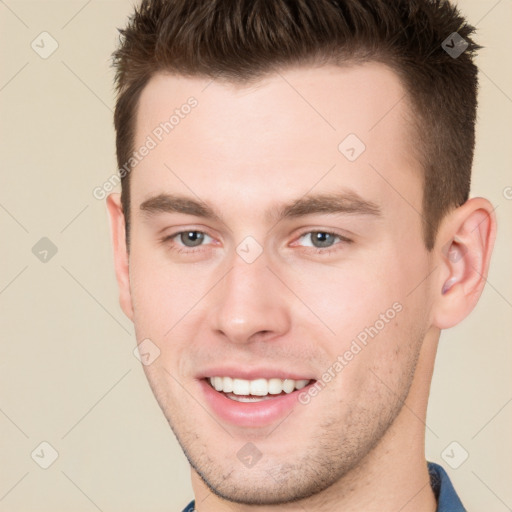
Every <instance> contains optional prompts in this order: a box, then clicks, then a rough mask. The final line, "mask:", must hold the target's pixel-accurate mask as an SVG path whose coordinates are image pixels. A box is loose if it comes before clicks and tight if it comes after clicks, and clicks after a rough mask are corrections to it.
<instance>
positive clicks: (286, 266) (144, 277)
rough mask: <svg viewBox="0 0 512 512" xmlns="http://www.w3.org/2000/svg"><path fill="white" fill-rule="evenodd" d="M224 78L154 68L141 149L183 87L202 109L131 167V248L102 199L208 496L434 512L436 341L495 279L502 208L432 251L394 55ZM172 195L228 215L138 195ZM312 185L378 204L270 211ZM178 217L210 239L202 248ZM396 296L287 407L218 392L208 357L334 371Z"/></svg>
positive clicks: (142, 108) (473, 207) (465, 219)
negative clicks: (266, 414) (492, 270)
mask: <svg viewBox="0 0 512 512" xmlns="http://www.w3.org/2000/svg"><path fill="white" fill-rule="evenodd" d="M210 82H211V80H207V79H201V78H183V77H177V76H172V75H170V74H162V73H160V74H157V75H155V76H154V77H153V78H152V79H151V81H150V82H149V84H148V85H147V86H146V88H145V89H144V91H143V93H142V96H141V99H140V105H139V111H138V117H137V130H136V141H135V147H136V148H137V147H140V146H141V145H142V144H143V143H144V141H145V140H146V137H147V136H148V134H151V133H152V130H154V129H155V127H156V126H158V125H159V123H161V122H162V121H164V120H165V119H168V117H169V115H170V113H172V111H173V110H174V109H175V108H176V107H177V106H179V105H182V104H184V103H185V102H186V101H187V98H189V97H191V96H193V97H194V98H196V99H197V101H198V105H197V106H196V107H195V108H194V109H193V110H192V111H191V112H190V113H189V114H188V115H187V116H184V118H183V119H181V120H180V122H179V124H178V125H177V126H176V127H175V128H174V129H173V131H172V133H171V134H169V135H168V136H167V137H165V138H163V140H162V141H161V142H160V143H159V144H158V145H157V147H155V148H154V149H152V150H151V152H150V153H149V154H148V155H147V156H146V157H145V158H144V159H143V160H142V161H141V162H140V163H139V164H138V165H137V167H136V168H135V169H134V170H133V172H132V175H131V210H130V211H131V232H130V237H131V245H130V251H129V256H128V251H127V249H126V246H125V242H124V239H125V232H124V229H125V228H124V217H123V214H122V210H121V207H120V198H119V195H118V194H111V195H110V196H109V197H108V200H107V204H108V210H109V214H110V218H111V228H112V236H113V244H114V251H115V264H116V275H117V279H118V283H119V288H120V303H121V307H122V308H123V311H124V312H125V314H126V315H127V316H128V317H129V318H130V319H131V320H132V321H133V322H134V325H135V330H136V336H137V341H138V342H141V341H142V340H144V339H146V338H149V339H151V340H152V342H153V343H155V344H156V345H157V346H158V348H159V349H160V357H159V358H158V359H156V360H155V361H154V362H153V363H152V364H151V365H148V366H144V371H145V372H146V376H147V378H148V381H149V383H150V385H151V387H152V389H153V392H154V394H155V397H156V399H157V401H158V403H159V405H160V407H161V408H162V411H163V412H164V414H165V416H166V418H167V420H168V421H169V424H170V425H171V427H172V429H173V431H174V433H175V434H176V436H177V438H178V440H179V442H180V444H181V446H182V448H183V450H184V452H185V454H186V455H187V457H188V459H189V461H190V463H191V476H192V484H193V488H194V494H195V498H196V509H197V510H199V511H200V512H221V511H222V512H231V511H235V510H236V511H243V512H249V511H251V512H253V511H254V512H271V511H274V510H280V511H282V510H285V511H303V510H315V511H318V512H330V511H337V512H339V511H341V510H342V511H346V512H348V511H356V510H357V511H361V510H365V511H366V512H373V511H379V512H396V511H397V510H401V512H412V511H415V512H433V511H435V510H436V501H435V497H434V494H433V492H432V489H431V488H430V485H429V477H428V472H427V466H426V462H425V455H424V435H425V418H426V409H427V401H428V394H429V388H430V381H431V377H432V371H433V366H434V361H435V354H436V349H437V344H438V340H439V335H440V331H441V329H445V328H449V327H451V326H453V325H456V324H457V323H458V322H460V321H461V320H462V319H463V318H465V317H466V316H467V315H468V314H469V313H470V311H471V310H472V309H473V307H474V306H475V305H476V303H477V301H478V298H479V296H480V294H481V291H482V289H483V285H484V283H485V277H486V275H487V271H488V265H489V259H490V254H491V251H492V246H493V243H494V238H495V232H496V221H495V217H494V214H493V209H492V205H491V204H490V203H489V202H488V201H487V200H485V199H483V198H473V199H470V200H469V201H467V202H466V203H465V204H464V205H462V206H461V207H459V208H457V209H454V210H453V211H452V212H450V213H449V215H447V216H446V218H445V219H444V221H443V223H442V225H441V227H440V229H439V232H438V236H437V240H436V246H435V248H434V250H433V251H431V252H429V251H427V250H426V248H425V245H424V241H423V233H422V229H421V220H422V218H421V211H422V207H421V201H422V169H421V167H420V165H419V163H418V161H417V160H416V158H415V152H414V142H413V139H412V137H411V127H410V125H409V122H408V116H410V115H411V110H410V107H409V104H408V102H407V97H406V96H404V93H405V91H404V89H403V87H402V85H401V83H400V82H399V80H398V78H397V76H396V75H395V74H394V73H393V72H392V71H391V70H390V69H388V68H387V67H386V66H383V65H381V64H377V63H369V64H365V65H357V66H352V67H346V68H335V67H327V66H326V67H322V68H316V69H312V68H296V69H289V70H285V71H283V72H282V73H280V74H274V75H270V76H268V77H266V78H265V79H264V80H262V81H260V82H258V83H257V84H255V85H254V86H251V87H240V86H234V85H233V84H228V83H220V82H217V81H213V82H211V83H210ZM298 92H300V94H298ZM305 99H306V100H307V101H305ZM393 105H395V107H394V108H391V107H393ZM390 109H391V110H390ZM349 134H356V136H357V137H358V138H359V139H360V140H361V141H363V142H364V144H365V146H366V150H365V151H364V152H363V153H362V154H361V155H360V156H359V157H358V158H357V159H356V160H355V161H349V160H348V159H347V158H346V156H345V155H344V154H343V153H342V152H340V151H339V150H338V145H339V144H340V142H342V140H344V139H345V137H346V136H347V135H349ZM160 194H173V195H182V196H186V197H188V198H190V199H192V200H195V201H198V200H200V201H202V202H204V203H206V204H208V205H209V206H210V207H211V208H212V209H213V210H214V211H215V212H216V213H217V215H218V217H219V218H217V219H214V218H206V217H204V216H201V215H196V214H189V213H182V212H179V213H178V212H170V211H167V212H163V211H158V212H156V211H152V212H148V211H144V210H141V205H142V204H143V203H144V202H146V201H148V200H149V199H151V198H153V197H155V196H158V195H160ZM316 194H318V195H325V194H345V197H344V199H343V200H344V201H345V204H346V205H347V204H349V203H350V202H351V201H353V200H354V198H355V197H357V198H358V199H359V200H360V203H361V204H363V203H364V204H365V205H368V204H370V205H372V206H373V207H375V208H374V210H373V212H369V211H367V210H366V211H364V209H360V210H357V209H356V210H357V211H352V212H351V213H347V212H345V213H343V212H341V213H340V212H339V213H335V214H334V213H325V212H323V213H322V212H316V213H310V214H307V215H305V216H298V217H293V218H285V219H283V220H281V221H278V222H277V221H276V218H275V217H272V215H270V214H267V212H270V211H271V210H272V209H273V208H275V207H276V206H280V205H283V204H289V203H292V202H293V201H295V200H297V199H300V198H304V197H310V196H312V195H316ZM351 204H352V205H353V203H351ZM272 211H274V212H275V209H274V210H272ZM183 231H186V232H189V231H199V232H201V233H204V234H205V237H204V241H203V242H202V244H201V245H199V246H194V247H188V246H186V245H184V243H187V240H186V239H185V240H184V239H183V238H181V237H180V236H179V235H178V233H179V232H183ZM312 232H321V233H326V232H327V233H333V234H334V236H333V237H331V240H332V245H330V246H329V247H325V246H323V247H320V248H319V247H317V246H315V245H313V238H312V236H311V233H312ZM175 234H176V236H174V237H173V238H169V237H170V236H171V235H175ZM248 236H251V237H252V238H253V239H254V240H256V241H257V244H258V245H259V246H260V248H261V250H262V252H261V254H260V255H259V257H258V258H257V259H255V261H253V262H252V263H247V261H245V260H244V259H243V258H242V257H240V256H239V254H237V252H236V249H237V246H238V245H239V244H240V243H241V242H242V241H244V240H245V239H246V237H248ZM166 237H167V238H166ZM165 238H166V240H165V241H163V239H165ZM454 240H455V241H454ZM251 250H252V249H251ZM178 251H181V252H178ZM448 254H450V257H448V256H447V255H448ZM443 288H445V289H446V288H447V291H446V293H442V290H443ZM393 304H399V306H400V311H399V312H396V311H395V313H396V314H395V315H394V316H393V319H392V320H389V321H388V322H386V323H385V326H384V327H383V328H382V329H379V332H378V334H377V335H376V336H375V337H374V338H372V339H371V340H369V341H368V343H367V344H366V345H365V346H364V347H363V348H362V350H360V351H359V352H358V353H357V354H356V355H354V357H353V358H352V359H351V360H350V361H349V362H348V364H346V366H344V367H343V369H342V371H339V372H336V373H335V377H334V378H332V379H331V380H330V382H329V383H328V384H327V385H326V386H325V387H324V388H323V389H322V390H321V391H320V392H319V393H318V394H317V395H316V396H314V398H312V399H311V400H310V401H309V403H307V404H306V405H304V404H301V403H297V404H296V405H295V406H294V407H293V410H292V411H291V413H290V414H289V415H288V416H287V417H286V418H285V419H284V420H281V421H280V422H271V423H269V424H268V425H264V426H258V427H241V426H239V425H236V424H232V423H229V422H226V421H224V420H223V419H222V418H219V417H218V416H217V415H216V414H215V411H212V409H211V407H210V405H209V404H208V403H206V402H205V400H204V396H203V393H202V388H201V384H200V380H201V379H202V377H204V375H205V374H208V370H209V369H210V368H212V367H213V366H219V365H228V366H232V367H233V368H234V367H243V368H249V369H256V370H257V369H261V368H272V369H277V368H287V369H289V370H293V371H294V372H295V373H298V374H301V375H307V376H308V377H309V378H314V379H316V380H321V379H322V375H323V374H324V373H325V372H326V371H327V370H328V369H329V368H331V367H332V366H333V363H334V362H335V361H336V360H337V358H338V356H339V355H340V354H344V353H346V351H347V350H349V349H350V346H351V343H352V341H353V340H354V339H355V338H356V337H357V335H358V334H359V333H361V332H362V331H363V330H364V329H365V328H366V327H368V326H371V325H377V324H376V321H377V320H378V319H379V318H381V317H380V315H381V314H384V313H385V312H386V311H388V310H389V309H390V308H392V307H393ZM247 442H251V443H253V444H254V445H255V446H256V447H257V449H258V450H259V452H260V453H261V454H262V457H261V459H260V460H259V461H258V463H257V464H255V465H254V466H253V467H250V468H248V467H246V466H245V465H244V464H242V463H241V461H240V460H239V458H238V457H237V453H238V452H239V450H240V449H241V448H242V447H243V446H244V445H245V444H246V443H247Z"/></svg>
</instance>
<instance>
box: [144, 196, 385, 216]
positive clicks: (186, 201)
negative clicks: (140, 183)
mask: <svg viewBox="0 0 512 512" xmlns="http://www.w3.org/2000/svg"><path fill="white" fill-rule="evenodd" d="M140 210H141V211H142V212H143V213H144V214H145V215H146V216H147V217H151V216H154V215H157V214H159V213H183V214H185V215H193V216H195V217H202V218H204V219H209V220H214V221H218V222H220V223H224V222H223V220H222V218H221V215H219V214H218V213H217V212H216V211H215V210H214V209H213V208H212V207H211V206H209V205H208V204H206V203H205V202H203V201H201V200H196V199H193V198H191V197H187V196H182V195H174V194H159V195H157V196H154V197H151V198H149V199H147V200H145V201H144V202H143V203H142V204H141V205H140ZM313 214H350V215H371V216H376V217H378V216H380V215H381V210H380V208H379V206H378V205H377V204H376V203H374V202H372V201H367V200H365V199H363V198H362V197H360V196H359V195H358V194H356V193H354V192H343V193H339V194H335V193H331V194H315V195H308V196H304V197H301V198H299V199H297V200H295V201H293V202H292V203H290V204H285V205H279V206H274V207H272V208H270V209H269V210H268V211H267V213H266V218H267V220H269V221H275V222H279V221H282V220H284V219H293V218H300V217H305V216H307V215H313Z"/></svg>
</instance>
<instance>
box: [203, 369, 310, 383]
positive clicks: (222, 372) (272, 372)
mask: <svg viewBox="0 0 512 512" xmlns="http://www.w3.org/2000/svg"><path fill="white" fill-rule="evenodd" d="M208 377H232V378H235V379H244V380H256V379H282V380H284V379H293V380H313V379H314V377H312V376H311V373H310V372H307V371H304V372H301V371H296V370H283V369H282V368H279V369H278V368H276V369H272V368H269V367H268V366H267V367H264V368H263V367H261V368H242V367H241V366H237V367H235V366H215V367H211V368H207V369H205V370H203V371H202V372H201V373H200V374H199V375H198V376H197V378H198V379H205V378H208Z"/></svg>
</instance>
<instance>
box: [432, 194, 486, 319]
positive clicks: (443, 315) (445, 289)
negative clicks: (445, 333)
mask: <svg viewBox="0 0 512 512" xmlns="http://www.w3.org/2000/svg"><path fill="white" fill-rule="evenodd" d="M495 238H496V218H495V215H494V208H493V207H492V205H491V203H490V202H489V201H487V200H486V199H483V198H473V199H469V200H468V201H466V203H464V204H463V205H462V206H460V207H459V208H457V209H456V210H455V211H454V212H452V213H451V214H449V216H448V218H446V219H445V221H444V222H443V225H442V227H441V229H440V231H439V233H438V243H437V244H436V249H434V250H435V251H437V253H438V256H437V257H438V265H439V267H440V272H439V273H438V276H439V280H438V284H437V285H436V289H435V290H434V293H435V298H434V309H433V313H434V325H435V326H436V327H438V328H440V329H447V328H449V327H453V326H454V325H457V324H458V323H459V322H460V321H461V320H463V319H464V318H465V317H466V316H467V315H469V313H470V312H471V311H472V310H473V308H474V307H475V306H476V304H477V302H478V299H479V298H480V295H481V293H482V290H483V288H484V286H485V282H486V279H487V273H488V270H489V262H490V257H491V253H492V249H493V246H494V240H495Z"/></svg>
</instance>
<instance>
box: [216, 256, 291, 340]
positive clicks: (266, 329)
mask: <svg viewBox="0 0 512 512" xmlns="http://www.w3.org/2000/svg"><path fill="white" fill-rule="evenodd" d="M268 263H269V262H268V259H267V258H266V256H265V253H263V254H262V255H261V256H260V257H259V258H258V259H257V260H256V261H253V262H252V263H247V262H246V261H244V259H243V258H241V257H239V256H238V255H235V256H234V258H233V264H232V267H231V270H230V271H229V272H228V273H227V274H226V276H225V277H224V279H223V280H222V282H221V283H219V285H218V286H216V287H215V294H214V296H212V298H211V299H212V303H213V304H212V308H211V309H210V311H211V313H210V325H211V328H212V329H213V330H214V331H215V333H216V335H221V336H224V337H225V339H226V340H227V341H229V342H231V343H236V344H247V343H251V342H254V341H257V340H258V341H264V340H270V339H272V338H275V337H279V336H281V335H283V334H284V333H286V332H287V331H288V330H289V329H290V323H291V309H290V304H289V303H288V301H290V297H289V294H286V293H285V287H284V286H283V284H282V282H280V281H279V279H278V278H277V277H276V274H275V271H271V270H270V268H269V267H268Z"/></svg>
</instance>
